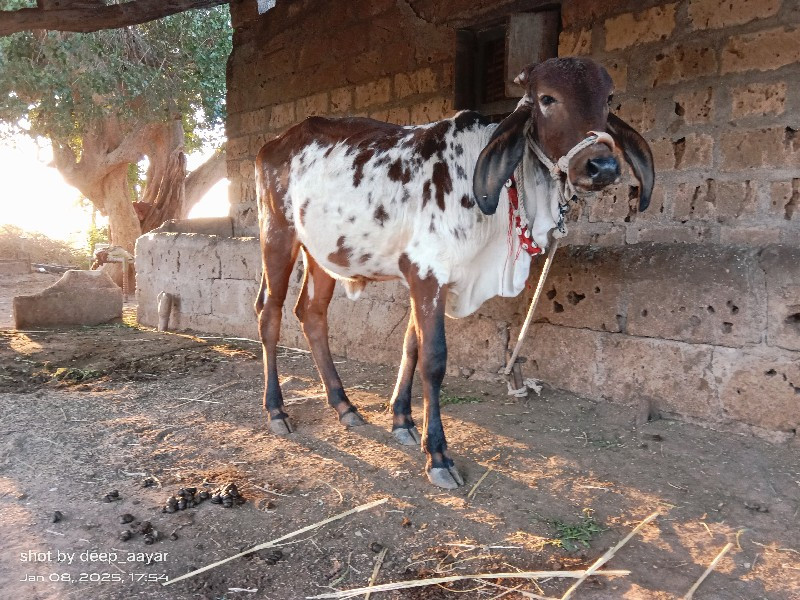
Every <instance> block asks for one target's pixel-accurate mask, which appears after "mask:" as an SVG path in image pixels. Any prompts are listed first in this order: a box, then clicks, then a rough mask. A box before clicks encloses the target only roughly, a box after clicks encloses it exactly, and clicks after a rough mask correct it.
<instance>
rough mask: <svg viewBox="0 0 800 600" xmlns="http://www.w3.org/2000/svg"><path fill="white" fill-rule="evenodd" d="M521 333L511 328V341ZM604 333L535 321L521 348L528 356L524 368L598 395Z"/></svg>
mask: <svg viewBox="0 0 800 600" xmlns="http://www.w3.org/2000/svg"><path fill="white" fill-rule="evenodd" d="M518 335H519V327H514V328H512V329H511V340H512V342H516V340H517V336H518ZM603 335H607V334H602V333H598V332H596V331H592V330H590V329H575V328H571V327H557V326H555V325H550V324H547V323H535V324H534V325H533V326H532V327H531V328H530V330H529V331H528V336H527V337H526V338H525V341H524V342H523V345H522V350H521V351H520V356H524V357H526V359H527V362H526V363H525V364H524V365H523V372H524V373H525V375H526V376H530V377H535V378H536V379H540V380H542V381H545V382H547V383H548V384H549V385H552V386H555V387H557V388H561V389H565V390H569V391H571V392H573V393H575V394H581V395H583V396H588V397H590V398H598V397H600V396H601V394H602V390H601V389H600V387H599V386H598V367H599V365H600V363H601V362H602V361H603V360H604V358H603V355H602V353H601V350H600V346H601V342H600V340H601V339H602V336H603ZM626 373H627V371H626Z"/></svg>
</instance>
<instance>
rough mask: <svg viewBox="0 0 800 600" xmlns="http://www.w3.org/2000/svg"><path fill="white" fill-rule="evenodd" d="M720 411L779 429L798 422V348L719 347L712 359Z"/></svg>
mask: <svg viewBox="0 0 800 600" xmlns="http://www.w3.org/2000/svg"><path fill="white" fill-rule="evenodd" d="M712 369H713V372H714V376H715V377H716V379H717V381H718V382H719V383H718V388H719V397H720V400H721V402H722V409H723V414H724V416H725V417H727V418H729V419H733V420H736V421H741V422H744V423H749V424H752V425H756V426H758V427H763V428H765V429H771V430H778V431H796V430H797V428H798V425H800V385H799V384H800V352H788V351H783V352H781V351H775V350H774V349H765V348H754V349H747V350H744V351H741V350H739V351H733V350H729V349H725V348H718V349H716V350H715V351H714V359H713V363H712Z"/></svg>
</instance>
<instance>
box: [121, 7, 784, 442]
mask: <svg viewBox="0 0 800 600" xmlns="http://www.w3.org/2000/svg"><path fill="white" fill-rule="evenodd" d="M544 5H545V3H544V2H537V1H535V0H529V1H524V0H499V1H493V2H490V1H467V0H453V1H448V2H444V1H437V0H417V1H415V0H411V1H406V0H364V1H359V2H347V3H330V2H322V1H316V0H314V1H312V0H278V3H277V6H276V7H275V8H274V9H271V10H269V11H268V12H267V13H265V14H263V15H259V14H258V10H257V2H256V1H255V0H252V1H250V0H247V1H240V2H234V3H232V5H231V10H232V17H233V22H234V26H235V27H236V33H235V38H234V52H233V55H232V57H231V59H230V62H229V75H228V85H229V90H228V109H229V119H228V136H229V142H228V144H229V145H228V155H229V162H228V174H229V178H230V180H231V182H232V183H231V203H232V208H231V217H232V218H233V223H234V231H235V235H238V236H247V235H255V234H256V232H257V230H256V208H255V189H254V186H253V159H254V157H255V155H256V153H257V151H258V149H259V148H260V147H261V145H262V144H263V143H264V142H265V141H266V140H267V139H270V138H271V137H272V136H274V135H277V134H278V133H280V132H281V131H283V130H284V129H285V128H286V127H288V126H290V125H292V124H293V123H296V122H299V121H300V120H302V119H303V118H305V117H306V116H309V115H312V114H323V115H368V116H372V117H374V118H378V119H383V120H388V121H393V122H397V123H422V122H427V121H430V120H435V119H438V118H440V117H442V116H447V115H449V114H451V113H452V110H453V109H452V107H453V95H454V76H453V72H454V61H455V30H456V29H457V28H461V27H472V26H476V25H480V24H481V23H484V22H489V21H492V20H495V19H502V18H504V17H505V16H506V15H509V14H512V13H515V12H519V11H529V10H535V9H536V8H538V7H540V6H544ZM549 6H552V4H550V5H549ZM561 21H562V31H561V33H560V38H559V53H560V54H561V55H575V54H577V55H586V56H591V57H593V58H595V59H596V60H599V61H600V62H602V63H603V64H604V65H606V67H607V68H608V69H609V71H610V72H611V74H612V76H613V78H614V80H615V82H616V93H615V100H614V106H613V108H614V110H615V112H617V113H618V114H619V115H621V116H622V117H623V118H625V119H626V120H628V121H629V122H630V123H631V124H633V125H634V126H635V127H637V128H638V129H639V130H640V131H641V132H642V133H643V135H644V136H645V137H646V138H647V139H648V140H649V142H650V143H651V145H652V147H653V150H654V153H655V156H656V163H657V187H656V192H655V196H654V199H653V202H652V204H651V207H650V209H649V210H648V211H647V212H645V213H642V214H638V213H637V212H636V211H635V207H634V206H633V203H632V201H631V200H630V198H631V195H632V194H631V189H630V185H631V183H632V182H631V181H623V183H622V184H621V185H619V186H617V188H615V189H611V190H609V191H607V192H605V193H604V194H603V195H602V196H601V197H599V198H596V199H594V200H593V201H592V202H590V203H588V204H584V205H580V206H577V207H576V208H575V210H573V211H572V214H571V215H570V216H571V219H572V222H571V224H570V234H569V236H568V238H567V242H568V244H569V245H567V246H565V247H564V249H563V250H561V251H559V252H560V255H559V256H558V258H557V260H556V263H555V265H554V267H553V271H552V272H551V275H550V280H549V282H548V285H547V287H546V295H545V298H544V299H543V302H542V305H541V306H540V309H539V312H538V318H537V323H536V324H535V325H534V327H533V328H532V331H531V333H530V335H529V339H528V342H527V344H526V346H525V349H524V351H523V354H524V355H525V356H527V357H528V363H527V364H526V366H525V371H526V374H528V375H533V376H537V377H540V378H542V379H543V380H544V381H546V382H548V383H550V384H552V385H554V386H556V387H561V388H564V389H568V390H572V391H574V392H575V393H578V394H582V395H586V396H588V397H592V398H597V399H600V398H604V399H609V400H613V401H617V402H624V403H627V404H631V405H632V406H643V405H649V406H650V407H652V409H653V410H655V411H660V412H663V413H669V414H675V415H681V416H682V417H683V418H686V419H697V420H700V421H703V422H707V423H717V424H725V425H726V426H728V427H734V428H744V429H748V428H751V429H753V430H755V431H758V432H761V433H765V432H772V435H773V436H777V437H781V436H783V437H790V436H793V435H795V434H796V429H797V426H798V421H800V210H798V207H800V136H798V135H797V131H798V130H799V129H800V92H798V90H800V51H798V48H800V8H798V5H797V3H795V2H790V1H789V0H765V1H764V2H759V3H754V2H750V1H748V0H732V1H728V2H720V1H719V0H684V1H680V2H669V3H666V2H663V1H652V0H645V1H644V2H642V1H638V2H633V1H628V0H623V1H618V2H599V1H594V0H565V1H564V2H562V3H561ZM179 250H180V253H181V258H180V271H178V269H177V264H176V261H177V260H178V259H177V254H176V253H177V252H178V251H179ZM211 256H213V257H216V258H214V259H213V260H211V259H210V258H209V257H211ZM201 263H202V265H204V266H200V265H201ZM195 264H197V268H196V269H193V268H192V267H188V266H187V265H195ZM536 268H538V267H536ZM536 268H534V272H533V273H532V274H531V284H532V285H534V284H535V278H536V277H537V276H538V272H536ZM137 269H139V277H140V281H142V290H141V292H140V311H141V315H142V318H143V320H144V321H145V322H147V323H150V324H153V323H155V301H154V300H153V299H154V298H155V294H157V293H158V291H160V290H161V289H163V287H164V286H169V285H174V286H176V287H180V286H183V284H184V283H185V284H186V287H185V288H184V292H183V294H181V293H180V290H177V293H179V295H181V296H182V300H181V302H182V303H183V304H182V305H181V306H180V310H179V314H178V316H177V318H178V321H177V323H178V324H179V326H181V327H192V328H196V329H200V330H206V331H220V332H226V333H232V334H239V335H246V336H247V337H254V336H255V335H256V327H255V320H254V318H253V316H252V303H253V300H254V298H255V294H256V291H257V279H258V270H259V259H258V245H257V242H256V241H255V239H224V238H214V237H208V236H187V235H185V234H179V235H176V234H154V235H150V236H145V237H144V238H142V239H141V240H140V242H139V246H137ZM144 272H146V275H145V276H144V277H143V273H144ZM184 277H185V279H184ZM145 279H147V281H144V280H145ZM298 284H299V271H298V273H296V275H295V276H294V278H293V280H292V288H291V289H290V292H289V300H287V307H286V308H285V311H284V325H283V342H284V343H287V344H290V345H298V346H304V345H305V342H304V340H303V339H302V336H301V335H300V333H299V328H298V327H297V325H296V320H295V319H294V317H293V316H292V315H291V305H292V304H293V301H294V297H295V296H296V294H297V291H298ZM167 291H172V290H169V289H168V290H167ZM184 296H185V298H184ZM529 299H530V291H528V292H526V293H525V294H523V295H522V296H521V297H520V298H516V299H495V300H492V301H490V302H488V303H486V304H485V305H484V306H483V307H482V308H481V309H480V310H479V311H478V313H477V314H476V315H474V316H472V317H470V318H468V319H463V320H459V321H449V322H448V340H449V347H450V361H449V364H450V374H451V375H457V376H465V377H473V378H487V377H492V376H493V374H494V373H496V371H497V369H498V368H499V367H500V365H501V361H502V357H503V353H504V351H505V349H506V348H507V347H508V345H509V343H510V342H509V340H513V339H515V336H516V331H517V329H518V327H519V325H520V323H521V322H522V319H523V317H524V313H525V310H526V308H527V302H528V301H529ZM141 300H144V302H142V301H141ZM407 317H408V302H407V293H406V291H405V289H404V288H402V286H400V285H399V284H392V283H389V284H381V285H374V286H370V287H368V288H367V291H366V293H365V297H364V298H362V300H360V301H359V302H357V303H352V302H350V301H348V300H347V299H346V298H345V297H344V296H343V294H342V293H341V292H340V291H339V292H337V296H336V298H335V299H334V301H333V303H332V305H331V309H330V323H331V336H332V347H333V349H334V351H335V352H337V353H339V354H343V355H345V356H348V357H351V358H356V359H360V360H367V361H374V362H380V363H387V364H396V363H398V362H399V359H400V351H401V342H402V335H403V331H404V328H405V320H406V319H407Z"/></svg>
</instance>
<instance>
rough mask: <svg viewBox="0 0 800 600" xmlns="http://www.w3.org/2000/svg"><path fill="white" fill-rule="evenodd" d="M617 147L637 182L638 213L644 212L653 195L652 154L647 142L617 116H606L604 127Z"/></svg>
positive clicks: (654, 177) (653, 168) (653, 173)
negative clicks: (605, 125) (620, 149)
mask: <svg viewBox="0 0 800 600" xmlns="http://www.w3.org/2000/svg"><path fill="white" fill-rule="evenodd" d="M606 128H607V129H608V133H610V134H611V135H612V136H613V137H614V140H615V141H616V142H617V145H618V146H619V147H620V148H622V154H623V155H624V156H625V160H626V161H627V162H628V164H629V165H630V166H631V169H633V174H634V175H636V179H638V180H639V212H642V211H643V210H646V209H647V207H648V206H649V205H650V197H651V196H652V195H653V185H654V184H655V179H656V173H655V167H654V166H653V153H652V152H651V150H650V146H649V145H648V144H647V141H646V140H645V139H644V138H643V137H642V136H641V135H640V134H639V132H638V131H636V130H635V129H634V128H633V127H631V126H630V125H628V124H627V123H626V122H625V121H623V120H622V119H620V118H619V117H618V116H617V115H614V114H611V113H609V114H608V125H607V127H606Z"/></svg>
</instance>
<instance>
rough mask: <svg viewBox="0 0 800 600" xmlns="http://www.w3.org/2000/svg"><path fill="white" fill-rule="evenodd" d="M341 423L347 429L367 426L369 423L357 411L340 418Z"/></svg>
mask: <svg viewBox="0 0 800 600" xmlns="http://www.w3.org/2000/svg"><path fill="white" fill-rule="evenodd" d="M339 423H341V424H342V425H344V426H345V427H358V426H359V425H366V424H367V422H366V421H365V420H364V419H363V418H361V415H360V414H358V413H357V412H356V411H355V410H351V411H348V412H346V413H344V414H343V415H341V416H340V417H339Z"/></svg>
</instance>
